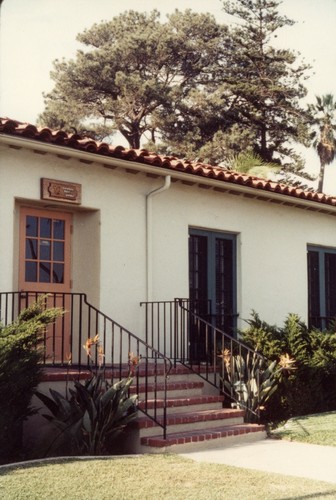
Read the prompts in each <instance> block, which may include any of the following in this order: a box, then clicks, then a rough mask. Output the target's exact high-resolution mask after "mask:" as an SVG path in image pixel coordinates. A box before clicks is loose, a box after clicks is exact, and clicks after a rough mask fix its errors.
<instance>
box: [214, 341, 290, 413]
mask: <svg viewBox="0 0 336 500" xmlns="http://www.w3.org/2000/svg"><path fill="white" fill-rule="evenodd" d="M219 357H221V358H222V361H223V362H222V379H221V380H222V387H223V392H224V393H226V394H228V395H230V397H231V399H232V400H233V401H235V402H236V404H237V405H238V407H240V408H242V409H244V410H246V417H245V418H246V420H247V421H253V420H256V419H257V418H258V416H259V413H260V410H262V409H263V407H264V405H265V403H266V402H267V400H268V399H269V398H270V397H271V396H272V394H273V393H274V392H275V391H276V389H277V386H278V383H279V380H280V376H281V373H282V370H283V367H282V366H279V364H278V363H277V361H273V362H271V363H268V362H267V360H266V359H265V358H263V357H262V356H260V354H258V353H257V352H256V351H249V352H247V354H246V356H245V357H243V356H242V355H241V354H239V355H236V356H231V355H230V353H229V352H228V351H227V350H225V352H223V353H222V354H221V355H220V356H219Z"/></svg>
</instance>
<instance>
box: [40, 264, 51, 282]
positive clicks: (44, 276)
mask: <svg viewBox="0 0 336 500" xmlns="http://www.w3.org/2000/svg"><path fill="white" fill-rule="evenodd" d="M39 282H40V283H50V262H40V279H39Z"/></svg>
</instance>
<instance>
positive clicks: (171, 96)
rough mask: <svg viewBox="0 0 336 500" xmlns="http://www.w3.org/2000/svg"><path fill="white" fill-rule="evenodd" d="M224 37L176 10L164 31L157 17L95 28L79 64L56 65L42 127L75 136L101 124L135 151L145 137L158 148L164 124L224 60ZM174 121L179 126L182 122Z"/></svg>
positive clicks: (125, 18) (205, 17) (86, 36)
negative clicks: (60, 128)
mask: <svg viewBox="0 0 336 500" xmlns="http://www.w3.org/2000/svg"><path fill="white" fill-rule="evenodd" d="M223 29H224V28H222V27H221V26H219V25H218V24H217V23H216V21H215V20H214V18H213V17H212V16H211V15H210V14H197V13H193V12H191V11H190V10H187V11H185V12H184V13H182V12H179V11H178V10H176V11H175V12H174V13H173V14H171V15H169V16H168V20H167V22H165V23H162V22H161V21H160V14H159V12H158V11H157V10H153V11H152V12H150V13H148V14H145V13H140V12H134V11H128V12H125V13H123V14H120V15H119V16H116V17H114V18H113V19H112V20H111V21H109V22H102V23H100V24H95V25H94V26H92V28H90V29H88V30H85V31H84V33H81V34H79V35H78V37H77V39H78V41H79V42H81V43H82V44H84V46H85V47H84V50H81V51H78V52H77V56H76V59H74V60H69V61H65V60H62V61H58V60H56V61H55V63H54V71H52V73H51V77H52V79H53V80H54V81H55V88H54V89H53V91H52V92H51V93H50V94H48V95H46V101H45V103H46V110H45V112H44V113H43V114H42V115H41V117H40V118H39V121H40V123H42V124H46V125H49V126H51V124H53V125H55V124H57V123H59V125H60V126H63V127H64V128H66V129H68V130H71V128H72V127H74V128H75V129H76V130H77V131H81V130H82V129H87V122H89V123H91V124H92V123H93V124H95V125H97V124H99V123H102V124H104V125H106V126H108V125H109V126H110V130H119V132H120V133H121V134H122V135H123V136H124V137H125V138H126V140H127V141H128V143H129V145H130V146H131V147H134V148H139V147H140V140H141V138H142V136H143V135H144V134H146V133H148V134H149V137H148V139H149V138H150V139H153V140H155V138H156V137H158V135H160V126H161V121H162V119H163V117H164V116H168V117H169V116H171V114H172V113H174V111H176V110H177V109H178V105H179V103H180V102H182V100H183V99H185V98H186V97H187V96H188V95H189V92H190V90H191V89H193V88H195V86H196V85H203V84H206V83H207V81H209V80H211V79H212V70H213V67H214V66H215V65H216V64H217V62H218V61H219V60H221V59H222V57H223V56H222V54H223V47H222V43H221V37H222V32H223ZM174 121H175V124H176V125H177V126H178V124H177V121H178V117H177V115H175V119H174Z"/></svg>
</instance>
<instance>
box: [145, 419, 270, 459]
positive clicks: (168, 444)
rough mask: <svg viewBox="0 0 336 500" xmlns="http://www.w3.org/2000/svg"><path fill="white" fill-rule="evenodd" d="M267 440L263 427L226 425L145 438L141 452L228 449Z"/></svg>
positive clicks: (256, 425) (257, 425)
mask: <svg viewBox="0 0 336 500" xmlns="http://www.w3.org/2000/svg"><path fill="white" fill-rule="evenodd" d="M265 438H266V431H265V428H264V426H263V425H259V424H236V425H224V426H221V427H220V426H218V427H214V428H211V429H208V428H206V429H202V430H196V431H188V432H185V431H184V432H176V433H170V432H169V433H168V434H167V437H166V439H164V438H163V437H162V434H161V435H160V434H158V435H155V436H144V437H142V438H141V440H140V443H141V445H140V450H139V451H140V452H143V453H163V452H169V453H183V452H188V451H198V450H202V449H203V450H205V449H211V448H219V447H223V446H227V447H228V446H233V445H235V444H237V443H241V442H253V441H258V440H261V439H265Z"/></svg>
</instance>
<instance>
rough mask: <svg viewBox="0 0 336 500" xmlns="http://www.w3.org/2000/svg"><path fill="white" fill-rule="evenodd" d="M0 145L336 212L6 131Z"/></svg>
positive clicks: (329, 206)
mask: <svg viewBox="0 0 336 500" xmlns="http://www.w3.org/2000/svg"><path fill="white" fill-rule="evenodd" d="M0 144H5V145H8V146H10V147H14V148H26V149H30V150H32V151H35V152H37V153H42V152H43V153H49V154H53V155H55V156H58V157H60V158H63V159H64V158H65V159H70V158H75V159H78V160H79V161H82V162H83V163H86V164H91V163H97V164H100V165H102V166H103V167H105V168H112V169H113V168H117V167H119V168H122V169H124V170H131V171H140V172H143V173H146V174H150V175H154V176H161V177H165V176H167V175H170V176H171V177H172V179H175V180H179V181H181V182H184V183H186V184H190V183H195V184H198V185H199V186H200V187H208V188H213V189H214V190H215V191H220V192H228V193H231V194H236V195H242V196H246V197H249V198H253V199H258V200H263V201H271V202H273V203H276V204H279V205H285V206H295V207H299V208H303V209H306V210H313V211H318V212H323V213H329V214H334V215H336V204H335V205H332V204H329V203H324V202H322V201H317V200H307V199H301V198H298V197H295V196H293V195H291V194H285V193H276V192H272V191H269V190H266V189H263V188H262V187H260V188H258V187H255V186H244V185H241V184H238V183H235V182H230V181H227V180H219V179H212V178H209V177H203V176H201V175H196V174H192V173H188V172H180V171H178V170H174V169H173V168H169V167H167V166H152V165H148V164H147V163H141V162H137V161H132V160H123V159H119V158H113V157H110V156H106V155H99V154H97V153H89V152H86V151H80V150H76V149H73V148H70V147H67V146H63V145H56V144H48V143H44V142H39V141H37V140H35V139H29V138H25V137H15V136H12V135H9V134H0Z"/></svg>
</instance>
